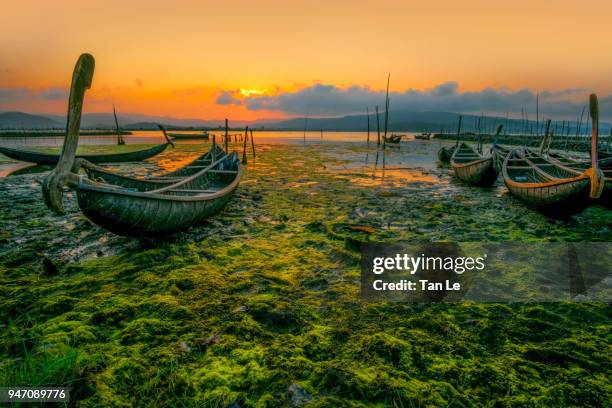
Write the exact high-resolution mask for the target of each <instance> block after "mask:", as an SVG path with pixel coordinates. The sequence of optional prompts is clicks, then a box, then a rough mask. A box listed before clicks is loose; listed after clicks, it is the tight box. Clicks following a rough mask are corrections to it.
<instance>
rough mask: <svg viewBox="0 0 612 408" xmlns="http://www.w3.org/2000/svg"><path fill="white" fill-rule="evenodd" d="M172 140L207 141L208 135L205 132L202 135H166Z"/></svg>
mask: <svg viewBox="0 0 612 408" xmlns="http://www.w3.org/2000/svg"><path fill="white" fill-rule="evenodd" d="M168 136H170V137H171V138H172V139H179V140H209V139H210V134H209V133H208V132H207V131H206V130H205V131H204V132H202V133H168Z"/></svg>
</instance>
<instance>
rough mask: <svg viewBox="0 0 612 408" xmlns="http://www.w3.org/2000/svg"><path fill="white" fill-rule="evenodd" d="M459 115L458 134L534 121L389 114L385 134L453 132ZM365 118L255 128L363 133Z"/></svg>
mask: <svg viewBox="0 0 612 408" xmlns="http://www.w3.org/2000/svg"><path fill="white" fill-rule="evenodd" d="M379 116H380V118H379V121H380V129H381V132H382V131H383V129H384V112H381V113H380V115H379ZM459 116H462V125H461V132H475V133H476V132H478V123H479V121H480V131H481V132H482V133H494V132H495V129H496V128H497V126H498V125H504V132H508V133H521V132H523V131H524V129H525V128H526V127H527V131H529V129H528V127H531V128H532V129H533V131H534V132H535V127H536V123H535V121H529V122H528V124H525V122H524V121H522V120H520V119H506V118H503V117H495V116H485V117H482V118H481V117H480V116H477V115H465V114H459V113H451V112H436V111H393V110H390V111H389V123H388V131H390V132H420V131H430V132H441V131H444V132H453V133H454V132H456V131H457V127H458V123H459ZM561 122H562V121H555V122H554V123H553V124H552V126H551V130H553V131H555V126H556V132H557V134H559V133H560V132H561ZM367 124H368V119H367V115H348V116H342V117H334V118H308V120H306V119H305V118H303V117H302V118H292V119H288V120H282V121H273V122H272V121H271V122H258V125H260V126H263V127H264V128H265V129H267V130H303V129H304V126H306V128H307V130H310V131H317V130H320V129H323V130H327V131H365V130H367V126H368V125H367ZM376 126H377V125H376V115H375V114H373V115H370V130H371V131H372V132H376ZM538 126H539V127H540V134H543V133H544V126H545V123H544V121H542V120H540V121H539V123H538ZM568 126H569V129H570V134H571V133H572V132H575V129H576V124H575V123H572V124H569V125H566V127H565V128H564V133H565V131H567V129H568ZM600 128H601V132H609V129H610V124H609V123H601V124H600ZM585 132H586V125H585V123H583V124H582V133H585Z"/></svg>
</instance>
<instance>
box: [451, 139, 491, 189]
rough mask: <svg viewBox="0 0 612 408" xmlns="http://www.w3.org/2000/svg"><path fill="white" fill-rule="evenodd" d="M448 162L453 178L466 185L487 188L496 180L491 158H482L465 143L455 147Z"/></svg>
mask: <svg viewBox="0 0 612 408" xmlns="http://www.w3.org/2000/svg"><path fill="white" fill-rule="evenodd" d="M450 162H451V167H452V168H453V172H454V173H455V176H457V178H459V179H460V180H462V181H464V182H466V183H468V184H472V185H476V186H481V187H487V186H490V185H492V184H493V183H494V182H495V180H496V179H497V175H498V172H497V170H496V168H495V165H494V162H493V157H484V156H483V155H482V154H480V153H478V152H477V151H476V150H475V149H474V148H473V147H471V146H469V145H468V144H467V143H461V144H459V146H457V148H456V149H455V151H454V152H453V155H452V157H451V160H450Z"/></svg>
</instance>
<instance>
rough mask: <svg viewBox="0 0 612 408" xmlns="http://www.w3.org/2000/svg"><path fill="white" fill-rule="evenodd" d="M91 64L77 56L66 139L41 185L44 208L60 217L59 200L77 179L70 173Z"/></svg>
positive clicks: (85, 57) (83, 56)
mask: <svg viewBox="0 0 612 408" xmlns="http://www.w3.org/2000/svg"><path fill="white" fill-rule="evenodd" d="M95 64H96V63H95V60H94V57H93V56H91V55H90V54H81V56H80V57H79V59H78V60H77V63H76V65H75V67H74V71H73V73H72V83H71V85H70V96H69V98H68V115H67V120H66V137H65V140H64V146H63V147H62V154H61V156H60V158H59V161H58V163H57V166H55V168H54V169H53V170H52V171H51V173H49V175H48V176H47V177H45V179H44V180H43V183H42V191H43V197H44V199H45V204H47V206H48V207H49V208H51V209H52V210H53V211H55V212H57V213H60V214H61V213H63V212H64V203H63V200H62V198H63V188H64V186H69V185H74V184H75V183H76V178H77V175H76V174H74V173H72V170H73V167H74V165H75V155H76V150H77V146H78V144H79V129H80V128H81V113H82V111H83V99H84V98H85V91H86V90H87V89H89V88H90V87H91V81H92V80H93V74H94V68H95Z"/></svg>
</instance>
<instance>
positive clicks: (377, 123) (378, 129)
mask: <svg viewBox="0 0 612 408" xmlns="http://www.w3.org/2000/svg"><path fill="white" fill-rule="evenodd" d="M376 130H377V132H378V140H377V141H376V146H380V117H379V115H378V105H376Z"/></svg>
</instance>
